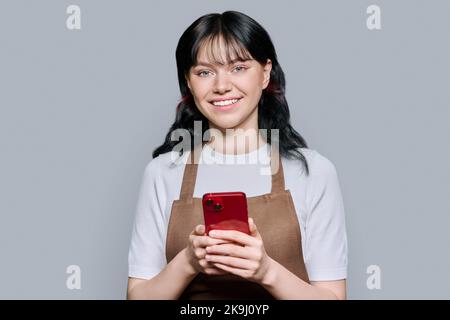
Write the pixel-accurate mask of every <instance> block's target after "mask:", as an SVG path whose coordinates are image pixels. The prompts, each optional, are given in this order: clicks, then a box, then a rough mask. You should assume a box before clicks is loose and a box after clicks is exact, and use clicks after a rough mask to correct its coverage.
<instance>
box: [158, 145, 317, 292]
mask: <svg viewBox="0 0 450 320" xmlns="http://www.w3.org/2000/svg"><path fill="white" fill-rule="evenodd" d="M202 147H203V144H202V143H200V144H198V145H197V146H196V151H195V152H194V156H195V160H196V161H194V163H192V161H191V160H192V152H191V153H190V155H189V159H188V162H187V163H186V165H185V169H184V175H183V182H182V185H181V192H180V198H179V200H175V201H174V202H173V204H172V211H171V215H170V220H169V226H168V230H167V241H166V258H167V263H169V262H170V261H171V260H172V259H173V258H174V257H175V256H176V255H177V254H178V253H179V252H180V251H181V250H183V249H184V248H186V246H187V245H188V241H189V235H190V233H191V232H192V230H194V228H195V226H196V225H198V224H204V219H203V209H202V199H201V198H194V197H193V194H194V188H195V181H196V178H197V166H198V158H199V156H200V153H201V148H202ZM274 156H277V157H278V159H279V161H278V163H279V169H278V170H277V172H276V173H275V174H272V176H271V177H272V190H271V192H270V193H267V194H263V195H259V196H255V197H247V207H248V215H249V217H252V218H253V219H254V221H255V224H256V226H257V227H258V230H259V233H260V234H261V237H262V239H263V242H264V248H265V250H266V252H267V254H268V255H269V256H270V257H271V258H272V259H274V260H276V261H277V262H279V263H280V264H281V265H283V266H284V267H285V268H287V269H288V270H290V271H291V272H292V273H294V274H295V275H297V276H298V277H299V278H301V279H302V280H304V281H306V282H308V283H309V279H308V274H307V272H306V268H305V264H304V261H303V252H302V245H301V232H300V226H299V223H298V218H297V214H296V212H295V208H294V203H293V201H292V197H291V193H290V191H289V190H285V186H284V174H283V167H282V163H281V158H280V157H279V154H278V153H276V154H275V153H274ZM271 164H272V161H271ZM272 170H273V169H272ZM272 172H273V171H272ZM228 191H240V190H228ZM179 299H189V300H197V299H214V300H216V299H274V297H273V296H272V295H271V294H270V293H269V292H268V291H267V290H266V289H265V288H264V287H263V286H262V285H260V284H258V283H256V282H253V281H249V280H247V279H244V278H241V277H239V276H236V275H233V274H226V275H207V274H204V273H199V274H198V275H197V276H196V277H195V278H194V279H193V280H192V281H191V282H190V284H189V285H188V286H187V287H186V289H185V290H184V292H183V293H182V294H181V296H180V297H179Z"/></svg>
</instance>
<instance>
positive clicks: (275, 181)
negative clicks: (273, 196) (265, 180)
mask: <svg viewBox="0 0 450 320" xmlns="http://www.w3.org/2000/svg"><path fill="white" fill-rule="evenodd" d="M270 150H271V151H270V152H272V148H271V147H270ZM273 160H275V161H273ZM277 166H278V168H277ZM270 168H271V172H272V189H271V191H270V192H271V193H274V192H282V191H284V189H285V185H284V173H283V163H282V162H281V157H280V154H279V153H278V151H274V153H273V155H271V157H270ZM277 169H278V170H277ZM275 170H276V172H275V174H274V171H275Z"/></svg>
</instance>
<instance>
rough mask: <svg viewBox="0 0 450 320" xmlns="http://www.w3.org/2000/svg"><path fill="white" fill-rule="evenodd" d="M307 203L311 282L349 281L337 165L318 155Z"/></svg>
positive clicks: (308, 257) (307, 246)
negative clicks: (347, 279)
mask: <svg viewBox="0 0 450 320" xmlns="http://www.w3.org/2000/svg"><path fill="white" fill-rule="evenodd" d="M310 172H311V175H310V177H309V181H308V185H307V191H306V195H307V196H306V202H307V208H308V212H309V214H308V218H307V221H306V257H305V264H306V265H307V271H308V275H309V279H310V281H331V280H340V279H346V278H347V234H346V225H345V214H344V203H343V199H342V194H341V189H340V185H339V181H338V175H337V172H336V168H335V166H334V164H333V163H332V162H331V161H330V160H328V159H327V158H325V157H324V156H322V155H321V154H320V153H318V152H317V151H315V154H314V155H313V161H312V163H311V171H310Z"/></svg>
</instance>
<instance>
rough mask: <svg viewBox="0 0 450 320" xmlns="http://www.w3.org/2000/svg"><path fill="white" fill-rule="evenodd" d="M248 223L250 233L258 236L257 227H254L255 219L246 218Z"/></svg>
mask: <svg viewBox="0 0 450 320" xmlns="http://www.w3.org/2000/svg"><path fill="white" fill-rule="evenodd" d="M248 225H249V228H250V234H251V235H252V236H253V237H257V236H258V233H259V232H258V228H257V227H256V224H255V221H254V220H253V218H248Z"/></svg>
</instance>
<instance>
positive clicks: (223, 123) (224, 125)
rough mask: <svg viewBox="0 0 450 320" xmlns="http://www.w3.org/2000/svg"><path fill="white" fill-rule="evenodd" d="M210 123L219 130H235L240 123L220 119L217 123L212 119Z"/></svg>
mask: <svg viewBox="0 0 450 320" xmlns="http://www.w3.org/2000/svg"><path fill="white" fill-rule="evenodd" d="M212 122H213V123H214V124H215V125H216V127H218V128H221V129H230V128H235V127H237V126H239V124H240V123H241V121H240V119H229V120H225V119H220V120H219V121H216V119H213V121H212Z"/></svg>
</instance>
